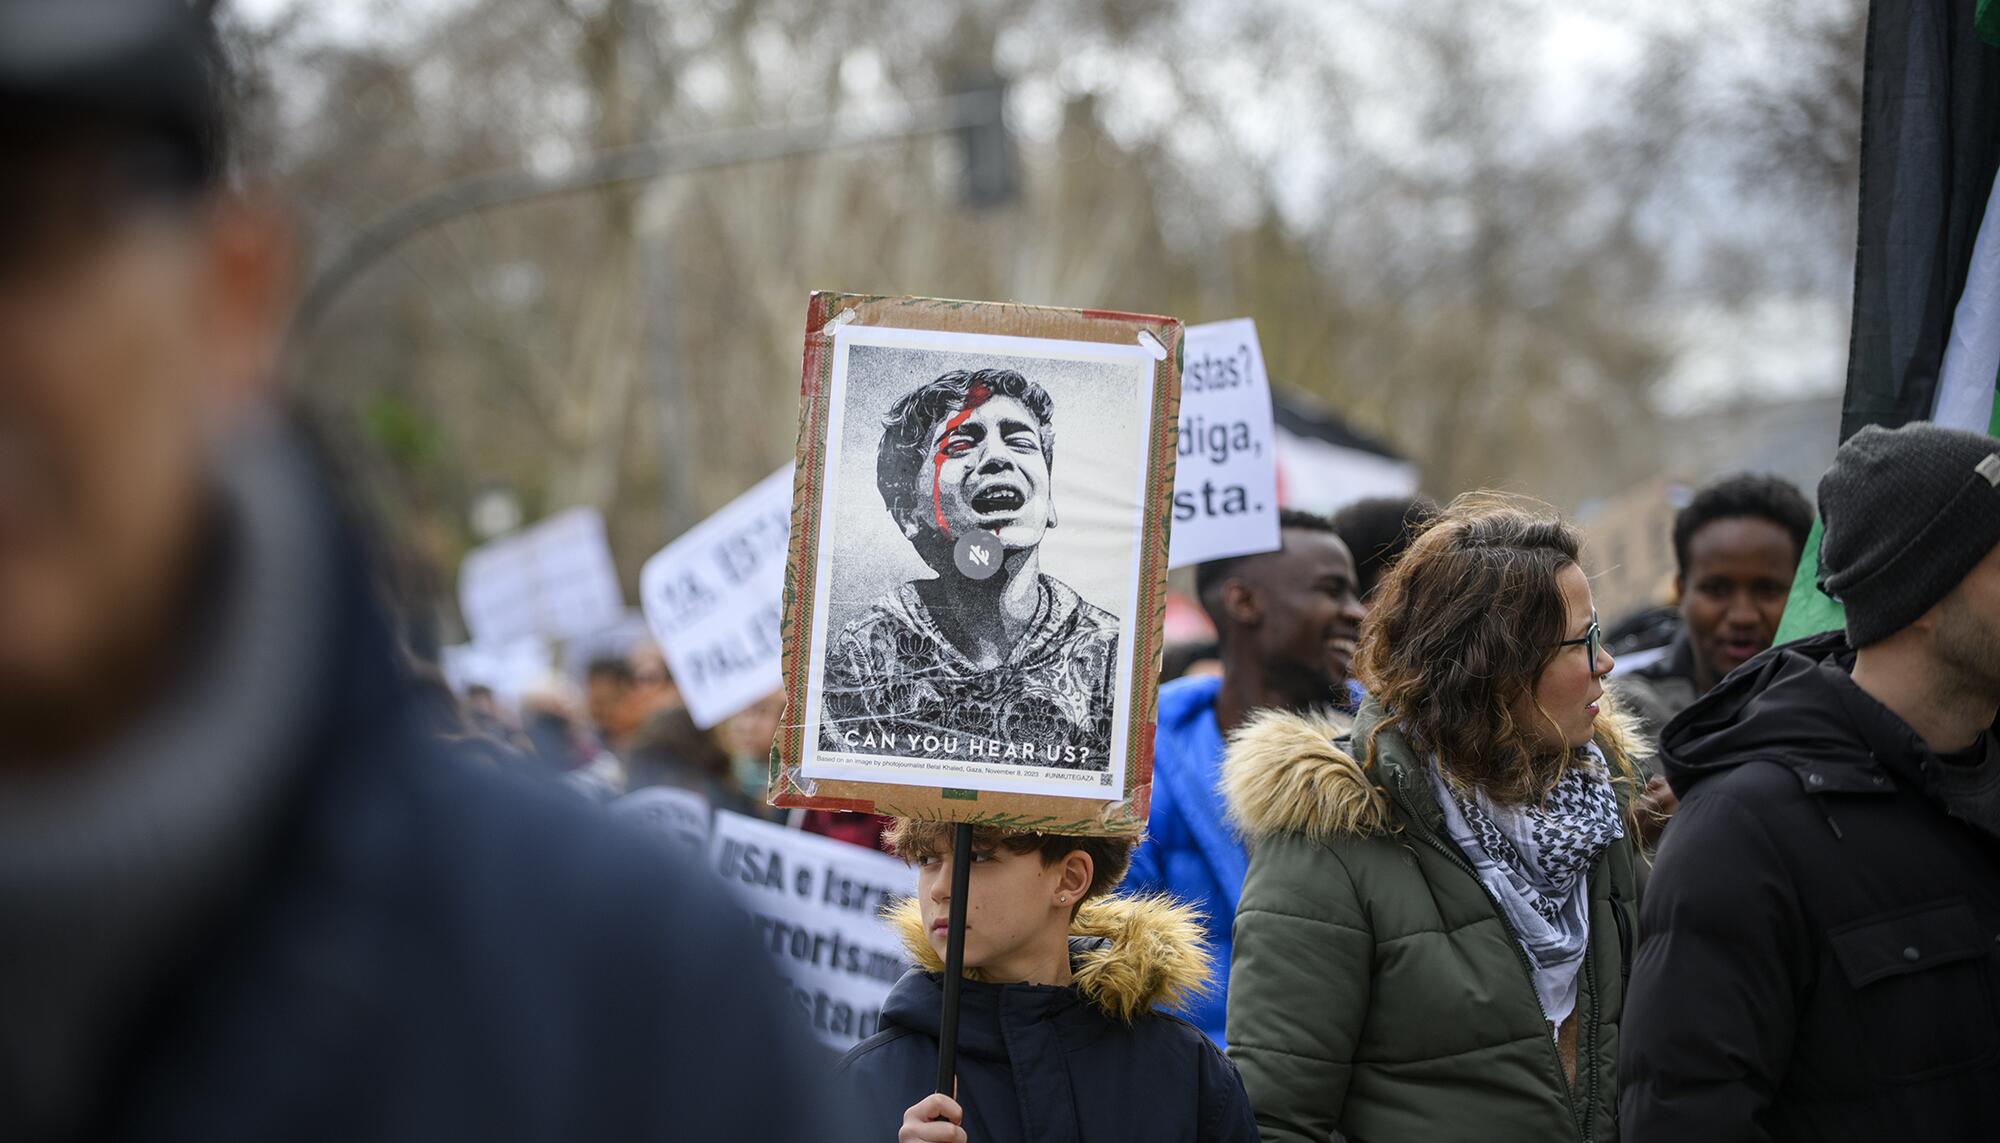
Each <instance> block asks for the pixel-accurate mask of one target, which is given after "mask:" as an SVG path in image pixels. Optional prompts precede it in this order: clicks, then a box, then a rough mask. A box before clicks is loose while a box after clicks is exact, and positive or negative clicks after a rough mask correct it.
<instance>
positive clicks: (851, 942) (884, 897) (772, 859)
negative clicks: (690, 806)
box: [708, 810, 917, 1051]
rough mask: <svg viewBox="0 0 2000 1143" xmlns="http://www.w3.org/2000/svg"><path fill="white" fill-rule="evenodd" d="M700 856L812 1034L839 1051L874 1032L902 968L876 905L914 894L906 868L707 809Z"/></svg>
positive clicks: (898, 946)
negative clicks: (707, 835) (704, 850)
mask: <svg viewBox="0 0 2000 1143" xmlns="http://www.w3.org/2000/svg"><path fill="white" fill-rule="evenodd" d="M708 853H709V867H710V868H711V869H713V870H714V871H715V872H716V873H717V874H718V875H719V876H721V878H722V879H723V881H724V883H725V884H727V885H728V886H729V887H730V888H731V889H732V890H733V891H734V892H735V893H736V896H737V899H738V900H739V901H741V902H742V903H743V905H744V907H745V908H747V909H748V910H749V911H750V915H751V917H752V918H753V919H754V920H755V921H756V923H757V932H758V936H759V938H760V939H761V941H762V943H763V945H764V949H765V951H767V952H769V953H770V954H771V959H772V962H773V963H774V964H776V966H777V968H778V973H779V975H781V976H783V977H784V978H785V980H786V981H787V982H788V983H789V984H790V985H791V989H792V999H793V1000H794V1001H795V1002H796V1003H797V1004H798V1006H799V1008H800V1010H801V1011H802V1012H804V1014H805V1016H806V1019H807V1020H808V1021H810V1022H811V1024H812V1029H813V1032H814V1034H816V1035H817V1036H819V1038H820V1039H821V1040H824V1041H825V1042H826V1043H827V1044H829V1045H831V1046H832V1047H834V1048H837V1049H840V1050H843V1051H844V1050H846V1049H848V1048H851V1047H853V1046H854V1045H855V1044H856V1043H858V1042H860V1041H862V1040H865V1039H867V1038H868V1037H870V1036H872V1035H874V1034H875V1032H876V1029H877V1027H878V1026H879V1024H880V1023H881V1017H882V1004H883V1002H884V1001H886V1000H888V998H889V989H890V988H891V987H892V986H894V985H895V983H896V981H897V979H898V978H900V977H901V976H902V975H903V972H904V970H905V969H907V968H908V967H909V963H908V958H907V957H906V956H905V955H904V953H903V946H902V941H901V940H899V939H898V938H897V936H896V934H895V933H894V932H892V931H891V930H890V928H889V925H888V924H887V923H886V922H885V921H883V920H882V909H883V907H884V906H885V905H887V904H889V903H890V901H892V900H893V899H895V898H898V897H906V896H909V895H910V894H911V893H914V892H915V891H916V884H917V882H916V874H915V872H914V871H912V870H911V869H910V867H909V866H906V865H904V864H903V863H902V862H900V861H898V860H896V859H895V858H893V857H890V856H888V855H887V854H882V853H876V852H874V851H873V850H868V849H863V848H862V847H860V846H858V845H850V844H848V843H847V842H844V841H834V840H832V839H830V838H824V837H820V836H818V835H816V834H810V833H802V832H800V831H798V830H792V829H786V828H785V827H783V826H780V825H774V824H772V823H770V822H764V821H758V820H757V819H755V818H747V817H744V816H743V815H741V814H732V813H730V812H728V811H727V810H717V811H716V813H715V823H714V836H713V837H712V838H711V840H710V843H709V851H708Z"/></svg>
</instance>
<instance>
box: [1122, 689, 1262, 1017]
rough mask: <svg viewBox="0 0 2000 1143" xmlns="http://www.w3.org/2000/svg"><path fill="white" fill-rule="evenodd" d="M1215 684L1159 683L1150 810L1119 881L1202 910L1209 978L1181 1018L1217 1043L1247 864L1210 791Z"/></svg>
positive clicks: (1215, 758)
mask: <svg viewBox="0 0 2000 1143" xmlns="http://www.w3.org/2000/svg"><path fill="white" fill-rule="evenodd" d="M1221 689H1222V680H1221V679H1219V678H1215V677H1212V676H1211V677H1207V678H1192V679H1175V680H1174V681H1173V682H1170V683H1168V684H1167V685H1165V686H1163V687H1161V688H1160V705H1159V726H1158V728H1157V729H1156V730H1155V731H1154V732H1153V808H1152V812H1151V814H1150V816H1149V817H1148V819H1147V822H1146V840H1145V841H1143V842H1141V843H1140V844H1139V848H1138V849H1137V850H1136V851H1135V852H1134V853H1133V854H1132V869H1131V872H1129V873H1127V874H1126V875H1125V882H1124V886H1123V890H1124V891H1125V892H1128V893H1135V894H1136V893H1166V894H1169V895H1171V896H1173V897H1177V898H1179V899H1180V900H1182V901H1186V902H1188V903H1189V904H1192V905H1193V906H1195V907H1196V908H1197V909H1199V910H1201V912H1202V915H1203V917H1204V918H1205V920H1204V924H1205V929H1204V933H1203V935H1204V937H1205V938H1206V940H1207V943H1208V947H1209V949H1210V950H1211V951H1212V952H1213V953H1214V955H1215V965H1216V968H1215V975H1214V978H1213V979H1212V981H1211V982H1210V985H1209V990H1208V992H1207V993H1206V994H1205V995H1203V996H1202V997H1200V998H1199V999H1197V1000H1194V1001H1192V1002H1190V1003H1189V1004H1188V1005H1187V1006H1186V1007H1185V1008H1183V1009H1182V1010H1181V1011H1180V1015H1182V1016H1185V1017H1186V1018H1187V1019H1188V1020H1189V1021H1190V1022H1191V1023H1193V1024H1194V1025H1195V1026H1196V1027H1198V1028H1200V1029H1201V1030H1202V1031H1203V1032H1206V1033H1207V1034H1208V1038H1209V1039H1211V1040H1213V1041H1215V1043H1216V1045H1217V1046H1218V1047H1220V1046H1223V1040H1222V1023H1223V1014H1224V1011H1225V1007H1226V1006H1225V1003H1224V1001H1225V999H1226V998H1227V996H1228V994H1229V952H1230V939H1229V930H1230V925H1231V924H1232V923H1233V922H1234V921H1235V919H1236V902H1237V899H1238V898H1239V897H1240V896H1242V893H1243V876H1244V874H1245V873H1247V872H1248V871H1249V869H1250V855H1249V853H1248V852H1246V851H1245V850H1244V848H1243V842H1242V841H1241V840H1239V839H1238V838H1237V837H1236V835H1235V834H1234V833H1232V832H1231V831H1230V829H1229V827H1228V825H1227V824H1225V822H1224V821H1223V804H1222V795H1221V794H1220V793H1218V792H1217V791H1216V788H1215V783H1216V778H1217V777H1218V775H1219V774H1220V772H1221V767H1222V733H1221V731H1220V730H1218V729H1217V727H1216V724H1215V696H1216V694H1217V693H1218V692H1219V691H1221Z"/></svg>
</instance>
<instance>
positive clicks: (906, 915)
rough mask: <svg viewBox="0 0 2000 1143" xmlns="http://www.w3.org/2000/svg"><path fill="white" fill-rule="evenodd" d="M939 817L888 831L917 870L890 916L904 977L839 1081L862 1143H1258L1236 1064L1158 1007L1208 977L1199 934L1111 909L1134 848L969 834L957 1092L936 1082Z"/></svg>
mask: <svg viewBox="0 0 2000 1143" xmlns="http://www.w3.org/2000/svg"><path fill="white" fill-rule="evenodd" d="M951 835H952V826H951V824H950V823H948V822H920V821H912V820H909V819H896V821H895V824H894V825H893V827H892V828H891V830H890V834H889V844H890V845H891V846H892V847H893V848H894V850H895V852H896V855H897V856H899V857H901V858H902V859H903V860H905V861H908V862H910V863H911V864H913V865H915V866H916V867H917V893H916V896H915V897H913V898H910V899H908V900H906V901H904V902H903V903H902V905H901V906H900V907H899V908H898V909H897V910H896V911H895V912H894V914H893V915H892V916H891V918H890V920H891V923H892V924H894V926H895V927H896V928H897V929H898V930H899V931H900V932H901V934H902V937H903V943H904V945H905V947H906V948H907V949H908V951H909V954H910V958H911V960H913V961H914V962H915V964H916V967H915V968H913V969H911V970H910V971H909V972H908V973H906V974H904V976H903V978H902V979H901V980H899V981H897V982H896V986H895V988H894V989H893V990H892V991H891V992H890V993H889V999H888V1002H887V1003H886V1004H884V1005H883V1007H882V1027H881V1030H880V1031H878V1032H877V1033H875V1035H873V1036H871V1037H869V1038H868V1039H866V1040H864V1041H862V1042H861V1043H859V1044H856V1045H855V1046H854V1047H853V1048H852V1049H850V1050H849V1051H848V1053H847V1055H846V1056H845V1057H843V1058H842V1060H841V1061H840V1066H839V1070H838V1072H837V1073H836V1074H837V1078H838V1081H839V1083H840V1084H841V1086H842V1088H843V1089H846V1090H850V1091H851V1092H852V1093H853V1094H854V1096H855V1099H856V1104H857V1109H858V1110H859V1112H860V1115H861V1122H860V1123H859V1124H858V1126H860V1127H861V1128H862V1129H863V1130H865V1131H867V1132H869V1133H870V1134H871V1136H872V1137H874V1138H879V1139H885V1140H886V1139H887V1138H889V1130H890V1128H891V1127H897V1126H898V1125H900V1126H899V1127H898V1130H897V1134H896V1139H897V1140H898V1143H920V1141H921V1143H1086V1141H1088V1143H1118V1141H1121V1140H1129V1141H1130V1143H1256V1139H1257V1128H1256V1125H1255V1124H1254V1123H1253V1122H1252V1121H1251V1117H1250V1105H1249V1102H1248V1101H1247V1100H1246V1099H1245V1098H1244V1097H1243V1085H1242V1082H1241V1081H1240V1080H1238V1079H1237V1078H1236V1069H1235V1068H1233V1067H1231V1066H1230V1064H1229V1061H1228V1060H1227V1059H1225V1058H1223V1055H1222V1053H1221V1052H1220V1051H1219V1050H1217V1049H1216V1047H1215V1045H1213V1044H1211V1043H1209V1042H1208V1040H1207V1039H1206V1038H1205V1037H1203V1036H1202V1034H1201V1032H1200V1031H1199V1030H1198V1029H1196V1028H1195V1027H1194V1026H1192V1025H1190V1024H1188V1023H1187V1022H1186V1021H1184V1020H1181V1019H1178V1018H1176V1017H1174V1016H1170V1015H1167V1014H1166V1013H1165V1012H1161V1011H1158V1010H1157V1009H1159V1008H1161V1007H1171V1006H1172V1005H1174V1004H1175V1003H1176V1002H1177V1001H1179V1000H1182V999H1184V998H1185V996H1186V995H1187V994H1188V993H1189V992H1191V991H1194V990H1197V989H1199V988H1200V987H1201V986H1202V984H1203V982H1204V981H1205V980H1206V978H1207V976H1208V968H1209V961H1208V953H1207V950H1206V949H1204V948H1203V947H1202V942H1201V936H1200V929H1199V926H1198V925H1197V924H1196V921H1195V918H1194V917H1193V915H1192V914H1191V913H1190V911H1189V910H1188V908H1187V907H1186V906H1184V905H1180V904H1177V903H1175V902H1173V901H1169V900H1167V899H1165V898H1159V897H1148V898H1136V899H1135V898H1129V897H1107V896H1106V895H1107V894H1108V893H1110V892H1111V890H1112V888H1113V887H1114V886H1116V885H1117V884H1118V879H1119V877H1120V875H1121V874H1123V873H1124V871H1125V865H1126V862H1127V860H1128V859H1129V857H1130V856H1131V852H1132V840H1131V839H1130V838H1120V837H1068V836H1063V835H1058V834H1035V833H1019V832H1015V831H1011V830H1002V829H996V828H993V827H990V826H979V827H975V828H974V830H973V841H972V852H973V866H972V873H971V881H970V888H969V889H968V892H967V900H966V922H965V984H964V991H963V992H962V993H961V994H960V997H959V1025H958V1072H957V1082H956V1084H955V1094H953V1095H933V1094H929V1093H930V1091H931V1087H932V1085H933V1084H934V1082H935V1081H936V1079H937V1058H938V1036H939V1034H940V1025H939V1020H940V1015H939V1014H940V1012H941V1010H942V1008H943V999H944V996H943V989H944V985H943V980H942V977H943V974H944V957H945V941H946V936H947V931H948V923H949V919H950V916H951V882H952V877H951V861H952V857H951V848H952V846H951Z"/></svg>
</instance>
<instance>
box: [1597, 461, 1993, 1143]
mask: <svg viewBox="0 0 2000 1143" xmlns="http://www.w3.org/2000/svg"><path fill="white" fill-rule="evenodd" d="M1819 507H1820V515H1821V517H1822V518H1823V519H1824V521H1825V526H1826V530H1825V533H1824V536H1823V538H1822V543H1821V547H1820V562H1819V582H1820V584H1821V586H1822V588H1823V589H1824V590H1825V591H1826V592H1827V594H1829V595H1831V596H1833V597H1834V598H1836V599H1838V600H1840V601H1841V603H1842V604H1843V605H1844V606H1845V609H1846V630H1845V631H1844V632H1841V631H1831V632H1827V633H1826V634H1824V635H1819V636H1814V637H1812V638H1809V639H1802V640H1798V641H1795V642H1792V643H1787V644H1785V645H1783V646H1780V647H1774V648H1772V649H1771V650H1769V651H1767V652H1765V653H1764V654H1763V655H1761V656H1758V657H1757V658H1755V659H1752V660H1751V661H1750V662H1749V663H1748V664H1746V665H1744V666H1743V667H1741V668H1739V669H1738V670H1736V671H1735V673H1733V674H1731V675H1730V676H1729V677H1728V678H1727V679H1725V680H1724V681H1723V682H1722V684H1721V685H1720V686H1718V687H1716V688H1715V689H1714V690H1712V691H1710V692H1708V693H1707V694H1706V695H1704V696H1702V697H1701V698H1700V699H1698V700H1696V702H1695V703H1694V705H1693V706H1691V707H1689V708H1688V709H1687V710H1685V711H1683V712H1681V714H1680V715H1679V716H1678V717H1676V718H1675V719H1674V720H1673V721H1672V722H1670V723H1668V724H1667V729H1666V734H1665V737H1664V742H1663V746H1662V749H1663V760H1664V768H1665V770H1666V773H1667V776H1668V778H1669V779H1670V780H1671V781H1672V782H1673V785H1674V789H1675V790H1677V791H1678V792H1679V793H1680V796H1681V798H1682V803H1681V808H1680V812H1679V814H1678V815H1677V816H1676V818H1675V821H1674V826H1673V828H1672V829H1671V830H1669V831H1668V832H1667V837H1666V840H1665V841H1664V842H1663V843H1662V844H1661V847H1660V855H1659V861H1658V862H1657V864H1656V865H1655V866H1654V869H1653V878H1652V883H1651V885H1650V886H1649V887H1648V890H1647V895H1646V904H1645V909H1644V911H1643V914H1642V916H1641V919H1640V920H1641V923H1640V927H1639V931H1640V934H1641V941H1640V945H1639V955H1638V960H1637V963H1636V964H1635V965H1634V966H1633V969H1632V998H1631V1008H1630V1019H1629V1021H1628V1026H1629V1027H1630V1028H1631V1034H1630V1035H1629V1036H1628V1037H1627V1038H1626V1040H1625V1044H1624V1051H1623V1054H1622V1056H1621V1058H1620V1061H1619V1064H1620V1070H1621V1072H1622V1074H1623V1076H1624V1078H1625V1084H1626V1086H1625V1095H1624V1109H1625V1132H1626V1134H1625V1138H1626V1139H1628V1140H1636V1141H1639V1143H1652V1141H1654V1140H1662V1141H1664V1140H1674V1141H1676V1143H1678V1141H1680V1140H1688V1139H1730V1140H1746V1141H1748V1140H1807V1139H1811V1140H1849V1139H1852V1140H1878V1139H1966V1140H1971V1139H2000V1100H1996V1099H1995V1098H1994V1092H1995V1090H1996V1087H2000V992H1996V991H1995V988H1994V984H1995V977H1996V973H2000V737H1996V735H1995V733H1994V726H1995V717H1996V714H2000V442H1996V441H1994V440H1992V439H1991V438H1988V437H1983V436H1979V435H1977V434H1974V433H1966V432H1958V431H1955V430H1952V429H1945V428H1939V427H1937V426H1934V425H1928V424H1911V425H1905V426H1904V427H1902V428H1900V429H1894V430H1889V429H1883V428H1880V427H1877V426H1870V427H1868V428H1864V429H1862V430H1861V431H1860V432H1858V433H1856V434H1854V436H1853V437H1851V438H1849V440H1848V441H1847V443H1846V444H1844V445H1842V446H1841V447H1840V451H1839V452H1838V453H1837V454H1836V455H1835V457H1834V462H1833V467H1832V468H1830V469H1829V470H1828V471H1827V473H1826V476H1825V477H1824V478H1822V479H1821V481H1820V485H1819Z"/></svg>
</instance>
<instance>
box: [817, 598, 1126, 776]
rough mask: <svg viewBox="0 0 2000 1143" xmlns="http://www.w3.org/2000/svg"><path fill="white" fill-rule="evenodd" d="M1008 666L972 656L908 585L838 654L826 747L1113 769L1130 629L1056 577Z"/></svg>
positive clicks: (827, 706) (883, 602) (829, 683)
mask: <svg viewBox="0 0 2000 1143" xmlns="http://www.w3.org/2000/svg"><path fill="white" fill-rule="evenodd" d="M1040 588H1041V591H1040V594H1039V598H1038V600H1037V602H1036V605H1035V614H1034V617H1033V619H1032V620H1030V622H1029V624H1028V629H1027V630H1026V631H1025V632H1024V633H1023V634H1022V636H1021V638H1020V639H1019V640H1018V641H1017V642H1016V643H1015V644H1014V648H1013V650H1012V651H1011V652H1010V653H1009V654H1008V656H1007V661H1006V662H1005V663H1003V664H1001V665H1000V666H998V667H992V668H987V667H981V666H979V665H978V664H976V663H974V662H972V661H971V660H970V659H968V658H966V657H965V656H964V655H963V654H961V653H960V652H959V650H958V648H957V647H956V646H955V645H953V643H952V641H951V640H950V638H948V637H947V636H946V635H945V634H944V632H943V631H941V630H939V628H938V625H937V623H936V622H935V621H934V620H933V619H932V618H931V614H930V610H929V608H927V607H926V606H925V605H924V602H923V600H922V598H921V597H919V596H918V594H917V589H916V585H915V584H909V583H906V584H902V585H901V586H899V587H897V589H896V590H895V591H894V592H891V593H890V594H889V595H887V596H884V597H883V598H882V599H880V600H878V601H877V602H876V603H875V605H874V606H873V607H870V608H869V609H868V611H867V612H866V613H865V614H863V615H862V616H861V618H859V619H857V620H855V621H854V622H853V623H851V624H849V625H848V627H847V629H846V630H845V631H843V632H842V633H841V635H840V638H839V640H838V641H837V642H836V643H835V644H834V647H833V650H832V653H831V654H829V655H828V656H827V665H826V676H825V684H824V690H823V694H824V707H823V711H824V713H823V717H822V719H821V723H820V748H821V749H822V750H828V751H836V752H841V753H850V754H876V755H885V756H890V757H898V758H939V759H952V760H969V761H985V762H997V763H1001V764H1004V765H1014V766H1045V767H1058V768H1062V769H1071V770H1103V769H1106V768H1107V767H1108V765H1109V759H1110V755H1111V720H1112V712H1113V709H1114V705H1113V700H1114V698H1115V696H1116V694H1117V682H1118V677H1117V676H1118V622H1117V619H1116V618H1115V617H1114V616H1112V614H1111V613H1110V612H1108V611H1105V610H1104V609H1102V608H1100V607H1096V606H1094V605H1092V604H1090V603H1088V602H1085V601H1084V599H1083V598H1082V597H1081V596H1079V595H1077V593H1076V592H1075V591H1074V590H1072V589H1071V588H1070V587H1069V586H1068V585H1067V584H1064V583H1063V582H1062V581H1061V580H1058V579H1056V578H1054V577H1053V576H1048V575H1043V576H1042V577H1041V578H1040Z"/></svg>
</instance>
